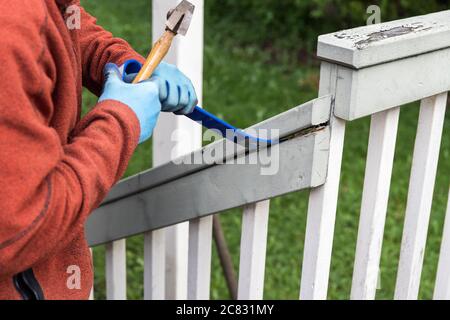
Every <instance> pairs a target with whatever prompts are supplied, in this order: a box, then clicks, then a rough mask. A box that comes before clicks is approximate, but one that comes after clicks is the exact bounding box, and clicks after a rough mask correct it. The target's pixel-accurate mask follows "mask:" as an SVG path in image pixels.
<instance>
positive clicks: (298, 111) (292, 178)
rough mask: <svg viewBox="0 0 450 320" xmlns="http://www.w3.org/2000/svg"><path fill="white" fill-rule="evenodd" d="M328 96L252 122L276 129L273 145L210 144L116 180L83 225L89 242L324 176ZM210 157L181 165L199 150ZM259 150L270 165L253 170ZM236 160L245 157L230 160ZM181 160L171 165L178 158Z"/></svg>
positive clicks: (280, 191) (267, 195) (241, 202)
mask: <svg viewBox="0 0 450 320" xmlns="http://www.w3.org/2000/svg"><path fill="white" fill-rule="evenodd" d="M331 104H332V98H331V96H324V97H321V98H317V99H314V100H312V101H310V102H307V103H305V104H303V105H300V106H298V107H295V108H293V109H291V110H289V111H287V112H284V113H282V114H280V115H277V116H275V117H273V118H271V119H269V120H266V121H264V122H261V123H259V124H257V125H255V126H253V127H252V129H278V130H279V137H280V141H281V142H280V144H278V145H275V146H273V147H269V149H270V150H260V151H252V152H250V153H248V152H245V148H243V147H237V148H231V151H230V148H226V147H227V146H230V144H232V143H231V142H229V141H227V140H220V141H218V142H215V143H212V144H210V145H208V146H206V147H204V148H202V149H200V150H198V151H195V152H193V153H191V154H189V155H187V156H185V157H182V158H180V159H178V161H175V163H174V162H170V163H167V164H165V165H162V166H159V167H156V168H153V169H151V170H148V171H145V172H142V173H140V174H138V175H135V176H133V177H130V178H128V179H125V180H123V181H121V182H120V183H118V184H117V186H115V187H114V188H113V189H112V190H111V192H110V194H109V195H108V197H107V198H106V199H105V201H104V202H103V203H102V205H101V206H100V208H98V209H97V210H96V211H95V212H94V213H93V214H92V215H91V217H90V218H89V220H88V222H87V224H86V233H87V238H88V242H89V244H90V245H91V246H94V245H99V244H103V243H107V242H111V241H114V240H118V239H122V238H126V237H129V236H132V235H136V234H140V233H143V232H147V231H151V230H155V229H159V228H163V227H167V226H170V225H173V224H177V223H180V222H183V221H187V220H191V219H194V218H199V217H203V216H207V215H210V214H213V213H217V212H220V211H223V210H227V209H231V208H235V207H239V206H243V205H245V204H248V203H253V202H256V201H260V200H264V199H268V198H272V197H276V196H279V195H282V194H285V193H289V192H293V191H297V190H301V189H305V188H311V187H316V186H319V185H321V184H323V183H324V182H325V179H326V168H327V161H328V143H329V128H328V121H329V117H330V110H331ZM214 150H225V153H224V154H223V155H220V156H219V154H220V153H217V155H216V156H213V161H209V162H208V163H201V164H187V163H189V160H192V159H199V157H201V156H202V155H204V154H213V153H214V152H213V151H214ZM261 152H278V154H279V158H278V159H279V160H277V161H279V163H278V164H276V165H277V166H279V170H278V172H276V173H275V174H273V175H261V170H263V169H264V164H263V163H257V164H248V163H249V159H250V157H255V156H258V155H259V153H261ZM238 160H242V161H244V160H245V161H246V163H247V164H241V165H235V164H232V163H233V162H237V161H238ZM180 162H181V164H176V163H180Z"/></svg>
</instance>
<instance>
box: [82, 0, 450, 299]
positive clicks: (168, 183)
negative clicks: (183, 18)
mask: <svg viewBox="0 0 450 320" xmlns="http://www.w3.org/2000/svg"><path fill="white" fill-rule="evenodd" d="M174 1H175V0H174ZM167 2H170V1H167ZM172 2H173V1H172ZM154 3H155V9H156V11H155V12H156V13H157V14H156V15H158V14H160V13H161V11H164V10H165V9H166V8H165V7H164V9H161V8H160V7H159V5H161V4H162V3H163V2H162V1H154ZM164 3H165V4H164V5H165V6H166V5H167V6H168V7H170V5H171V3H167V4H166V1H164ZM201 4H202V3H201V1H198V2H197V5H200V7H201ZM200 25H201V23H199V26H200ZM199 28H200V27H199ZM200 29H201V28H200ZM192 33H194V32H192ZM196 43H197V46H200V47H201V45H200V44H199V43H201V41H199V39H197V42H196ZM179 45H180V44H179ZM180 46H182V44H181V45H180ZM199 52H200V53H197V56H196V58H197V60H195V61H197V62H196V63H194V66H197V67H198V68H197V70H196V71H195V70H193V69H192V65H191V71H190V72H191V73H195V72H199V73H201V67H199V65H200V64H199V61H201V58H199V57H198V54H200V55H201V51H199ZM318 56H319V58H321V59H322V60H323V62H322V66H321V72H320V89H319V94H318V96H319V98H317V99H315V100H313V101H310V102H308V103H305V104H303V105H301V106H298V107H296V108H294V109H291V110H289V111H287V112H286V113H283V114H281V115H278V116H276V117H274V118H272V119H269V120H267V121H265V122H263V123H260V124H258V125H255V126H254V128H272V129H279V130H280V138H281V143H280V144H279V145H276V146H274V147H272V148H278V151H279V155H280V158H279V159H280V170H279V172H278V173H277V174H275V175H268V176H264V175H261V174H260V169H261V166H262V165H261V164H257V165H239V166H236V165H232V164H225V165H221V164H219V163H220V162H221V161H222V160H224V159H225V160H226V162H227V161H228V162H230V161H231V160H234V159H235V158H237V159H247V158H249V157H251V156H252V152H250V153H246V152H245V151H244V150H242V149H238V150H233V152H231V153H226V154H225V155H223V157H219V156H217V157H216V158H215V159H214V160H215V161H214V163H212V164H199V165H188V164H182V165H176V164H174V163H171V162H168V161H169V160H170V157H166V155H167V154H168V153H164V150H168V146H165V147H164V146H161V144H162V141H163V139H161V140H158V139H159V138H158V134H164V135H165V137H166V136H167V135H168V134H169V132H167V131H166V132H164V131H163V130H164V129H159V130H160V131H158V133H157V134H156V135H155V144H156V148H157V149H156V150H155V152H156V153H158V152H160V153H161V152H163V153H164V154H163V155H161V154H160V155H159V157H165V158H159V159H160V160H161V161H159V160H158V161H157V164H158V165H159V166H158V167H156V168H154V169H152V170H149V171H146V172H143V173H141V174H139V175H137V176H134V177H131V178H128V179H126V180H124V181H122V182H121V183H119V184H118V185H117V186H116V187H115V188H114V189H113V190H112V191H111V193H110V195H109V196H108V198H107V199H106V200H105V202H104V203H103V204H102V206H101V207H100V208H99V209H98V210H96V211H95V212H94V213H93V215H92V216H91V218H90V219H89V221H88V223H87V235H88V239H89V243H90V244H91V245H92V246H95V245H101V244H105V245H106V270H107V272H106V281H107V298H108V299H125V298H126V276H125V275H126V268H125V253H126V250H125V242H124V241H125V240H124V239H125V238H127V237H130V236H132V235H136V234H142V233H144V234H145V248H144V250H145V268H144V298H145V299H164V298H189V299H207V298H209V290H210V268H211V229H212V219H211V215H212V214H214V213H217V212H220V211H223V210H226V209H230V208H235V207H243V208H244V209H243V210H244V211H243V220H242V237H241V250H240V265H239V286H238V287H239V288H238V298H239V299H261V298H262V297H263V287H264V271H265V256H266V241H267V224H268V217H269V199H271V198H273V197H276V196H279V195H282V194H286V193H289V192H294V191H298V190H302V189H311V192H310V199H309V208H308V216H307V227H306V239H305V248H304V256H303V262H302V275H301V288H300V298H302V299H325V298H326V297H327V288H328V280H329V272H330V261H331V253H332V243H333V236H334V226H335V216H336V207H337V200H338V191H339V178H340V171H341V160H342V153H343V146H344V133H345V126H346V122H348V121H353V120H356V119H359V118H362V117H366V116H371V117H372V119H371V127H370V136H369V144H368V153H367V161H366V174H365V179H364V186H363V197H362V204H361V215H360V222H359V231H358V239H357V246H356V256H355V264H354V273H353V280H352V290H351V298H352V299H374V298H375V293H376V285H377V280H378V275H379V265H380V255H381V247H382V240H383V232H384V225H385V220H386V211H387V203H388V197H389V186H390V180H391V172H392V166H393V160H394V149H395V145H396V136H397V127H398V120H399V112H400V109H401V108H402V107H401V106H402V105H405V104H407V103H410V102H414V101H418V100H421V106H420V115H419V122H418V128H417V136H416V142H415V147H414V154H413V162H412V169H411V177H410V184H409V191H408V200H407V208H406V216H405V225H404V230H403V240H402V244H401V256H400V262H399V268H398V276H397V283H396V289H395V298H396V299H416V298H417V296H418V290H419V284H420V277H421V270H422V264H423V256H424V250H425V244H426V237H427V230H428V222H429V217H430V211H431V203H432V195H433V189H434V182H435V176H436V168H437V162H438V155H439V150H440V142H441V139H442V128H443V123H444V117H445V110H446V105H447V91H448V90H450V72H449V71H450V11H444V12H439V13H435V14H430V15H426V16H421V17H415V18H410V19H406V20H399V21H394V22H389V23H385V24H381V25H371V26H365V27H361V28H356V29H352V30H347V31H341V32H338V33H334V34H329V35H324V36H321V37H320V38H319V46H318ZM194 58H195V57H194ZM181 59H188V58H182V55H180V56H179V57H177V58H176V59H175V60H176V61H178V62H180V63H182V64H185V65H187V63H188V62H187V61H188V60H181ZM176 61H175V62H176ZM196 79H197V81H199V82H200V83H201V77H198V75H197V78H196ZM176 121H179V120H176V119H175V118H166V119H163V123H164V125H166V128H172V129H173V128H176V127H180V126H185V125H187V124H186V123H185V124H177V122H176ZM191 130H197V129H191ZM446 139H448V137H446ZM164 140H166V138H165V139H164ZM227 143H229V142H226V141H219V142H216V143H214V144H212V145H208V146H206V147H205V148H203V149H201V150H198V151H193V152H192V153H190V151H192V150H187V149H184V150H182V149H181V148H182V147H181V146H178V147H177V146H176V147H175V148H179V150H178V149H177V150H178V151H177V152H179V155H182V154H188V155H186V156H184V157H185V158H186V159H188V158H192V157H193V158H195V157H196V156H200V155H201V154H203V153H208V152H210V151H211V150H212V149H213V148H216V147H218V146H223V145H224V144H227ZM172 147H173V146H172ZM254 152H258V151H253V153H254ZM162 159H163V160H162ZM163 163H164V164H163ZM448 174H450V172H449V173H448ZM237 181H238V182H239V183H236V182H237ZM169 191H170V192H169ZM173 193H176V194H177V197H173V196H171V194H173ZM449 217H450V204H449V206H448V208H447V218H446V223H445V227H444V234H443V240H442V246H441V254H440V260H439V265H438V273H437V280H436V286H435V292H434V297H435V298H436V299H450V258H449V257H450V222H449V219H450V218H449ZM185 221H189V222H185ZM181 222H185V223H184V224H182V225H178V227H176V228H178V229H171V231H167V232H168V233H167V239H168V240H166V235H165V233H166V231H164V230H165V229H164V228H166V227H168V226H172V225H176V224H178V223H181ZM166 241H168V242H167V243H166ZM166 246H169V248H166ZM167 251H169V254H167ZM166 258H168V259H166Z"/></svg>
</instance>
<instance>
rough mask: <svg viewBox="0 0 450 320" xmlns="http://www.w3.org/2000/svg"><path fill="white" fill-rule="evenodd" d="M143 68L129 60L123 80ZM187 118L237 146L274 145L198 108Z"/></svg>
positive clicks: (124, 67) (124, 65) (124, 68)
mask: <svg viewBox="0 0 450 320" xmlns="http://www.w3.org/2000/svg"><path fill="white" fill-rule="evenodd" d="M141 68H142V65H141V63H140V62H139V61H137V60H134V59H131V60H127V61H126V62H125V63H124V64H123V74H122V77H123V80H125V79H126V76H127V75H130V74H134V73H138V72H139V70H140V69H141ZM186 117H188V118H189V119H191V120H194V121H195V122H198V123H200V124H201V125H202V126H204V127H205V128H207V129H211V130H216V131H219V132H220V133H221V135H222V137H224V138H227V139H228V140H231V141H233V142H234V143H237V144H241V145H249V146H251V147H259V146H269V145H271V144H272V140H267V139H261V138H258V137H254V136H252V135H250V134H248V133H245V132H244V131H242V130H240V129H238V128H236V127H233V126H232V125H231V124H229V123H226V122H225V121H223V120H222V119H219V118H218V117H216V116H215V115H213V114H212V113H209V112H208V111H205V110H203V109H202V108H200V107H198V106H197V107H195V108H194V111H193V112H192V113H190V114H187V115H186ZM227 131H228V132H227Z"/></svg>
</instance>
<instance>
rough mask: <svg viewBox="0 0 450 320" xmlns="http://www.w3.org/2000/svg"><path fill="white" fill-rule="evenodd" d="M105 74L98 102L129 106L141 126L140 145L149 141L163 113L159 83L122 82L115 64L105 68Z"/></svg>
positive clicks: (109, 64) (148, 81) (149, 81)
mask: <svg viewBox="0 0 450 320" xmlns="http://www.w3.org/2000/svg"><path fill="white" fill-rule="evenodd" d="M104 73H105V79H106V82H105V86H104V89H103V93H102V95H101V96H100V98H99V100H98V102H102V101H104V100H116V101H119V102H122V103H123V104H126V105H127V106H129V107H130V108H131V109H132V110H133V111H134V113H135V114H136V116H137V118H138V119H139V124H140V126H141V135H140V137H139V143H142V142H144V141H146V140H148V139H149V138H150V137H151V136H152V133H153V129H154V128H155V125H156V121H157V120H158V116H159V113H160V112H161V103H160V101H159V92H158V83H157V82H156V81H151V80H147V81H143V82H140V83H137V84H129V83H126V82H124V81H123V80H122V75H121V72H120V70H119V68H118V67H117V66H116V65H115V64H113V63H108V64H107V65H106V66H105V70H104Z"/></svg>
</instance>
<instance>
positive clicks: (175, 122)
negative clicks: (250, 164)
mask: <svg viewBox="0 0 450 320" xmlns="http://www.w3.org/2000/svg"><path fill="white" fill-rule="evenodd" d="M191 2H192V3H193V4H194V5H195V6H196V10H195V13H194V17H193V20H192V23H191V26H190V28H189V31H188V34H187V35H186V36H185V37H182V36H178V37H176V38H175V40H174V43H173V46H172V48H171V50H170V52H169V54H168V56H167V58H166V61H167V62H169V63H173V64H176V65H177V66H178V67H179V68H180V69H181V71H183V72H184V73H185V74H186V75H187V76H188V77H189V78H190V79H191V80H192V82H193V84H194V86H195V89H196V91H197V95H198V97H199V100H201V97H202V79H203V77H202V74H203V0H191ZM178 3H179V1H178V0H153V39H157V38H159V37H160V36H161V34H162V33H163V31H164V27H165V20H166V15H167V12H168V11H169V9H171V8H173V7H175V6H176V5H177V4H178ZM201 133H202V131H201V127H200V126H199V125H198V124H196V123H194V122H193V121H191V120H190V119H188V118H186V117H184V116H176V115H173V114H168V113H163V114H161V117H160V119H159V121H158V125H157V127H156V129H155V132H154V136H153V164H154V165H155V166H156V165H160V164H162V163H165V162H168V161H170V160H171V159H173V158H176V157H179V156H181V155H184V154H186V153H189V152H191V151H193V150H195V149H198V148H200V147H201ZM174 197H176V195H174ZM165 232H166V236H165V238H166V276H165V279H166V290H165V294H166V298H167V299H186V297H187V272H188V270H187V269H188V261H187V260H188V243H189V242H188V232H189V225H188V223H182V224H179V225H176V226H173V227H170V228H167V229H166V230H165ZM205 232H208V231H205ZM209 232H211V231H209ZM158 238H159V239H162V237H158ZM158 241H160V240H158ZM153 245H156V244H155V243H154V244H153ZM153 260H154V259H153ZM158 270H159V269H158ZM205 276H207V275H205Z"/></svg>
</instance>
